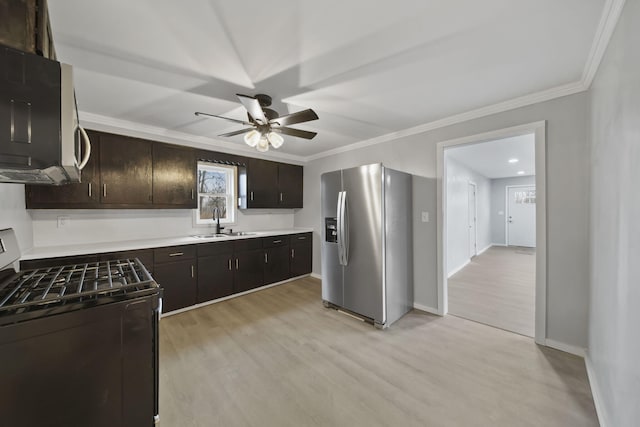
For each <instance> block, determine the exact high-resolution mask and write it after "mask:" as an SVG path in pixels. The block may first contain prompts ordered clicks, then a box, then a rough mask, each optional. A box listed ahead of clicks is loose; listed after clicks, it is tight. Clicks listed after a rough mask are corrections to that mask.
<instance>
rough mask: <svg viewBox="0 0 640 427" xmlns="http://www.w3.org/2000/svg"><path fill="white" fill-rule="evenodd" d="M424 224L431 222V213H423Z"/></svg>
mask: <svg viewBox="0 0 640 427" xmlns="http://www.w3.org/2000/svg"><path fill="white" fill-rule="evenodd" d="M422 222H429V212H422Z"/></svg>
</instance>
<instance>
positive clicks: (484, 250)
mask: <svg viewBox="0 0 640 427" xmlns="http://www.w3.org/2000/svg"><path fill="white" fill-rule="evenodd" d="M491 246H493V243H491V244H490V245H489V246H487V247H486V248H484V249H482V250H481V251H480V252H478V253H477V254H476V256H478V255H482V254H483V253H485V252H486V251H487V250H488V249H489V248H490V247H491Z"/></svg>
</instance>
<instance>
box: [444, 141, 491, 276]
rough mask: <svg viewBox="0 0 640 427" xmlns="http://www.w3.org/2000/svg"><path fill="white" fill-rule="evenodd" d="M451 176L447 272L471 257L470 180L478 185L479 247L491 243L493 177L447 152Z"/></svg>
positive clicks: (448, 196) (448, 188)
mask: <svg viewBox="0 0 640 427" xmlns="http://www.w3.org/2000/svg"><path fill="white" fill-rule="evenodd" d="M445 170H446V177H447V271H448V274H449V275H450V274H452V273H453V272H455V271H457V270H459V269H460V268H461V267H462V266H464V265H465V264H466V263H467V262H468V261H469V259H470V256H469V244H470V242H469V215H468V213H469V188H468V185H469V182H473V183H475V184H476V207H477V217H476V218H477V220H476V230H477V236H478V240H477V250H478V252H480V251H482V250H484V249H485V248H487V247H488V246H489V245H490V244H491V218H490V212H491V180H490V179H489V178H487V177H486V176H484V175H481V174H480V173H478V172H476V171H474V170H472V169H470V168H468V167H467V166H465V165H463V164H461V163H458V162H457V161H455V160H454V159H452V158H451V156H450V155H449V154H448V153H447V151H445Z"/></svg>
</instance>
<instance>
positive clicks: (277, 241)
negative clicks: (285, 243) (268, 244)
mask: <svg viewBox="0 0 640 427" xmlns="http://www.w3.org/2000/svg"><path fill="white" fill-rule="evenodd" d="M273 243H274V244H275V243H282V240H274V241H273Z"/></svg>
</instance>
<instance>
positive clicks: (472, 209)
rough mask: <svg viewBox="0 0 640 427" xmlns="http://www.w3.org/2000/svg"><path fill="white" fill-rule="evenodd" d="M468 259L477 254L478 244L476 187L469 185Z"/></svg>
mask: <svg viewBox="0 0 640 427" xmlns="http://www.w3.org/2000/svg"><path fill="white" fill-rule="evenodd" d="M468 206H469V215H468V218H469V258H473V257H474V256H476V255H477V254H478V242H477V241H476V186H475V184H472V183H469V204H468Z"/></svg>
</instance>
